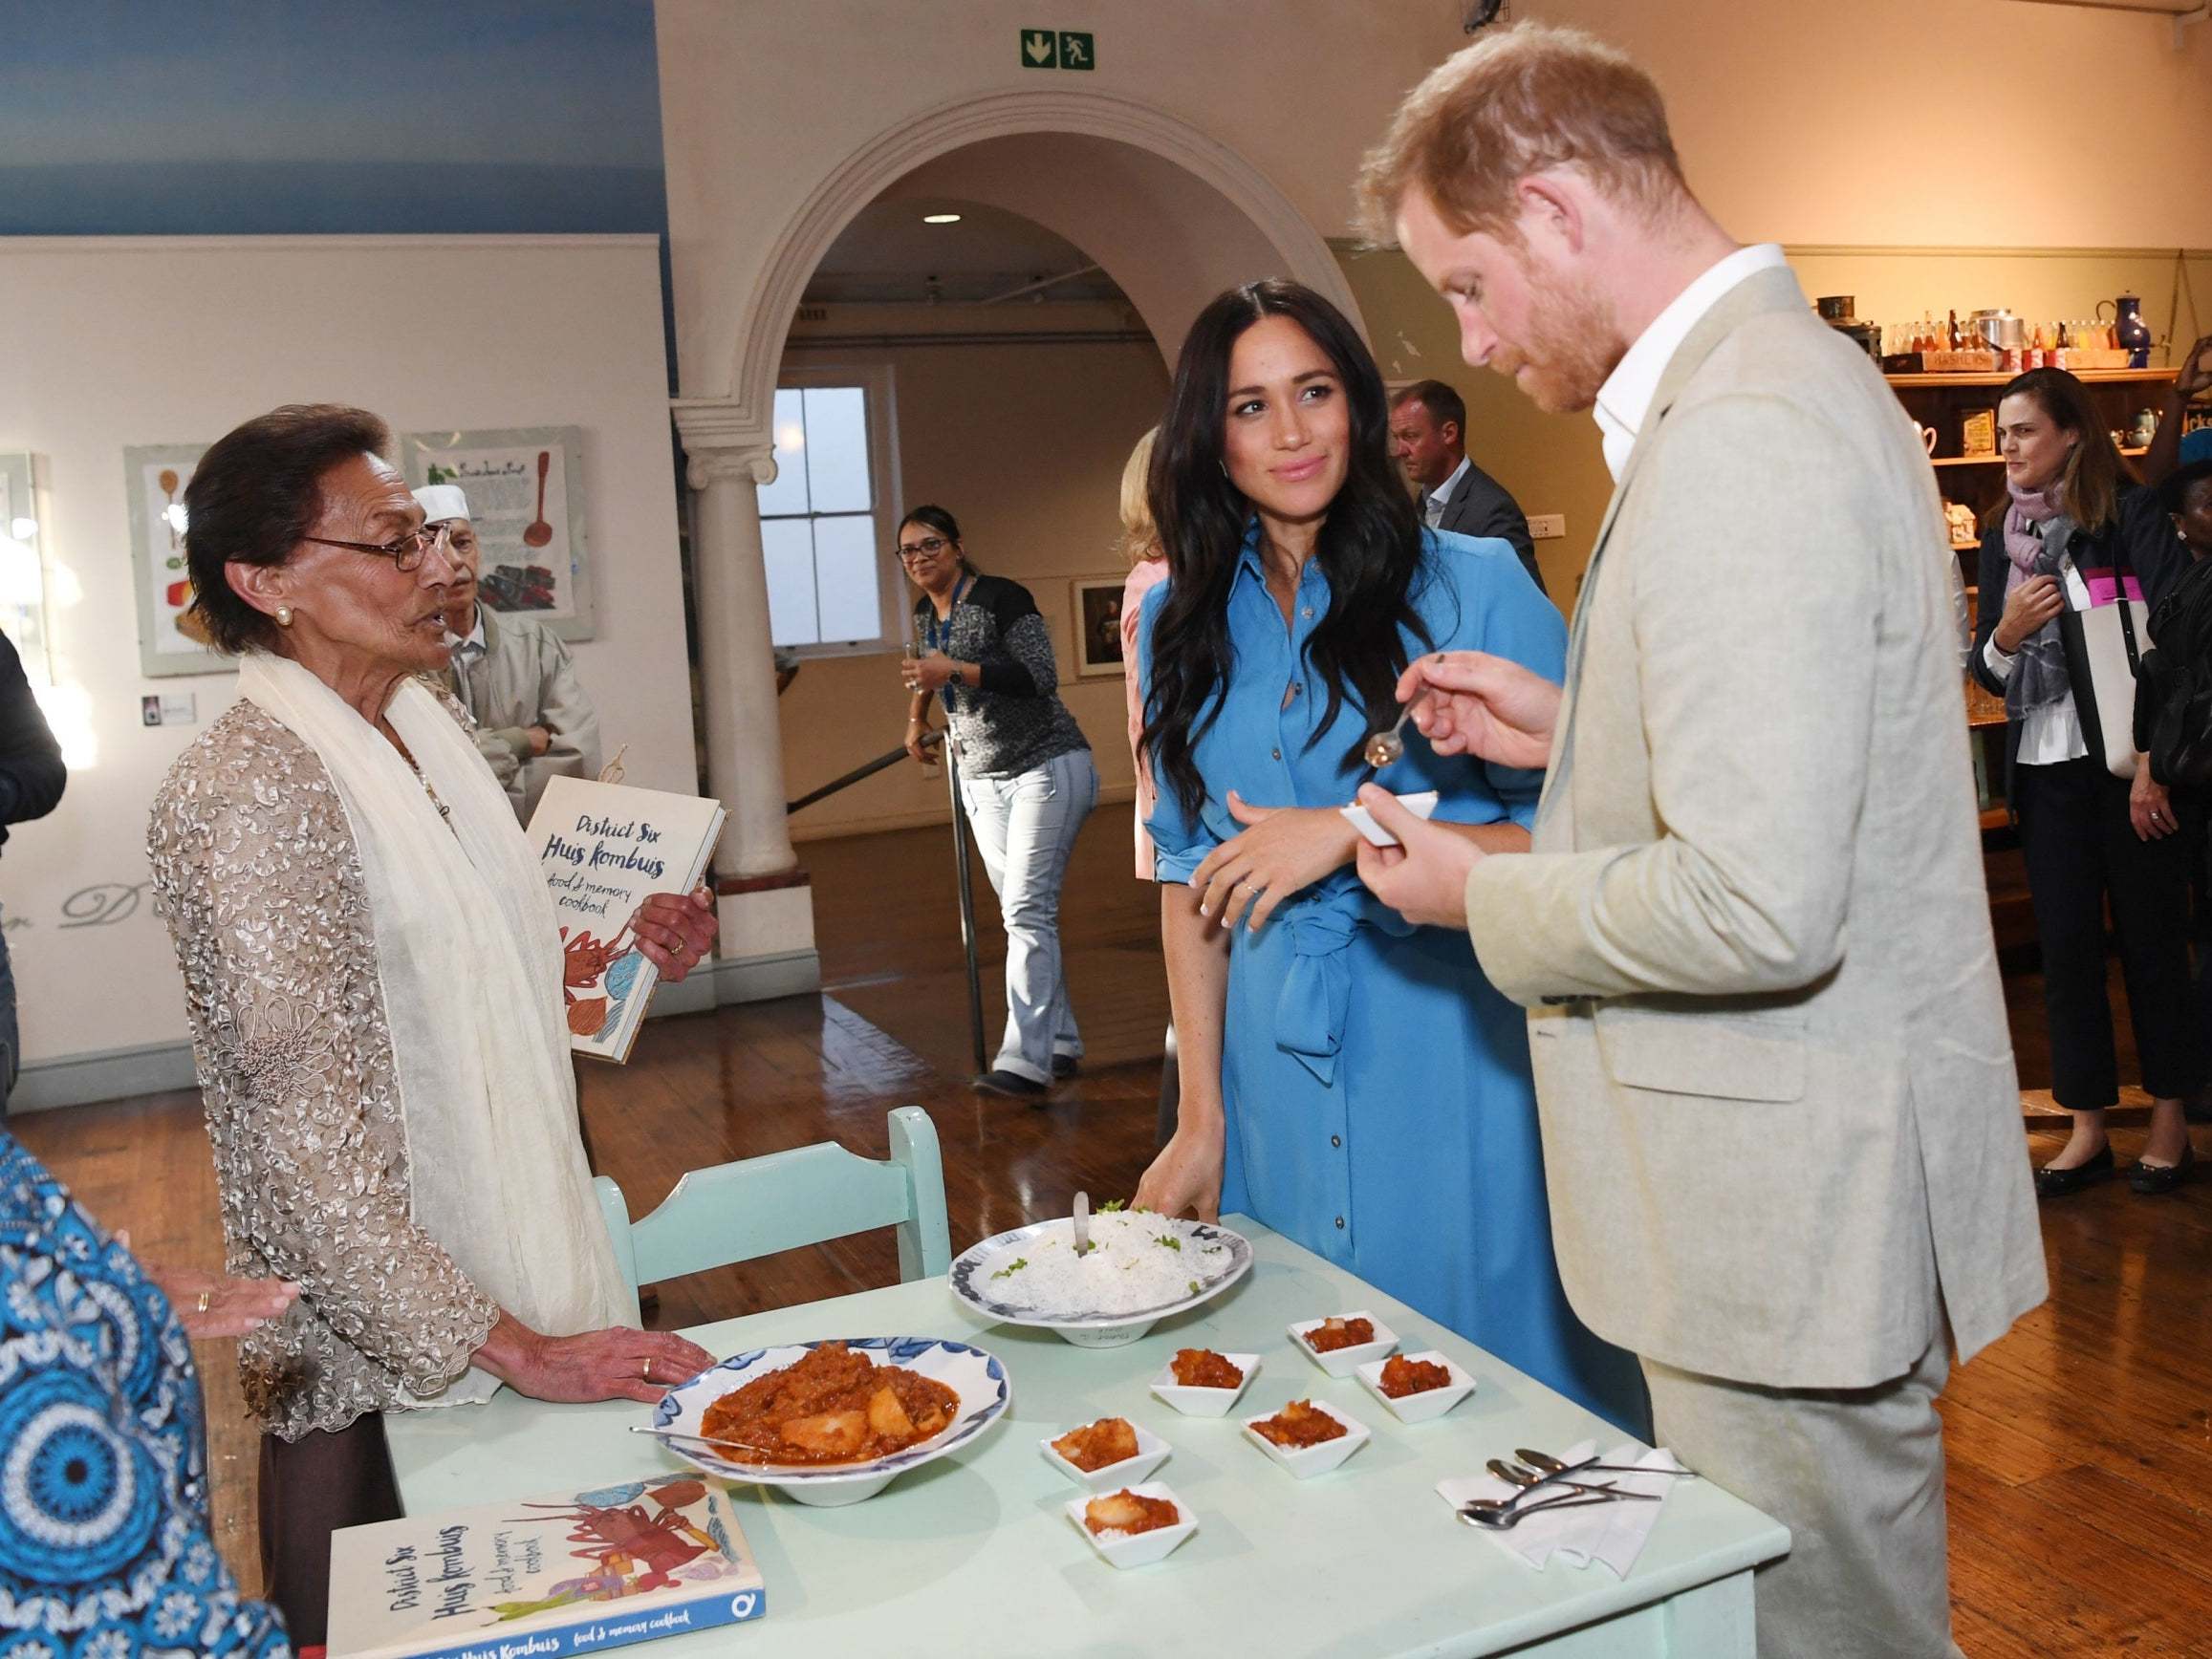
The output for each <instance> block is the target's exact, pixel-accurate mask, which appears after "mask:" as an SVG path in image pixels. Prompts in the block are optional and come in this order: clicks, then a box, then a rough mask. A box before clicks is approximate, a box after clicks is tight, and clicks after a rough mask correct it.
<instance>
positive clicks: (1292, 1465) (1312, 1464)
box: [1241, 1400, 1374, 1480]
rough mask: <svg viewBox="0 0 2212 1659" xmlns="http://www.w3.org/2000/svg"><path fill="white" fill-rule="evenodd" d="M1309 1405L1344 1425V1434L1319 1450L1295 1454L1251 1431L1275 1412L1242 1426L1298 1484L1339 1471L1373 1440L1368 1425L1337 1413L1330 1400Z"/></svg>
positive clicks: (1249, 1419) (1301, 1449) (1313, 1448)
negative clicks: (1348, 1459) (1338, 1468)
mask: <svg viewBox="0 0 2212 1659" xmlns="http://www.w3.org/2000/svg"><path fill="white" fill-rule="evenodd" d="M1307 1403H1308V1404H1309V1405H1311V1406H1312V1408H1313V1410H1315V1411H1325V1412H1327V1413H1328V1414H1329V1415H1330V1416H1332V1417H1334V1418H1335V1419H1336V1420H1337V1421H1338V1422H1339V1423H1341V1424H1343V1425H1344V1433H1341V1434H1339V1435H1337V1436H1336V1438H1335V1439H1334V1440H1324V1441H1322V1442H1321V1444H1320V1445H1318V1446H1301V1447H1299V1448H1298V1449H1297V1450H1296V1451H1285V1450H1284V1449H1283V1448H1282V1447H1280V1446H1278V1445H1276V1444H1275V1443H1274V1442H1273V1441H1272V1440H1270V1439H1269V1438H1268V1437H1267V1436H1266V1435H1265V1434H1263V1433H1260V1432H1259V1431H1258V1430H1257V1429H1255V1428H1253V1427H1252V1425H1253V1424H1254V1423H1264V1422H1266V1421H1267V1420H1268V1419H1269V1417H1272V1416H1273V1415H1274V1414H1275V1411H1262V1412H1261V1413H1260V1414H1259V1415H1258V1416H1256V1417H1247V1418H1246V1419H1245V1420H1244V1422H1243V1424H1242V1425H1241V1427H1242V1428H1243V1429H1244V1432H1245V1438H1246V1439H1247V1440H1249V1441H1250V1442H1251V1443H1252V1444H1253V1445H1255V1446H1257V1447H1258V1448H1259V1449H1260V1450H1261V1451H1263V1452H1265V1453H1266V1454H1268V1456H1269V1458H1270V1459H1272V1460H1273V1461H1274V1462H1276V1463H1279V1464H1281V1465H1282V1466H1283V1467H1284V1468H1285V1469H1287V1470H1289V1471H1290V1474H1291V1475H1292V1476H1294V1477H1295V1478H1297V1479H1299V1480H1309V1479H1311V1478H1312V1477H1313V1476H1316V1475H1326V1474H1328V1473H1329V1471H1330V1470H1332V1469H1334V1468H1336V1467H1337V1466H1338V1465H1339V1464H1341V1463H1342V1462H1343V1461H1344V1460H1345V1459H1346V1458H1347V1457H1349V1456H1351V1455H1352V1454H1353V1453H1355V1452H1356V1451H1358V1450H1359V1448H1360V1447H1362V1446H1364V1445H1366V1444H1367V1442H1368V1441H1369V1440H1371V1439H1373V1438H1374V1435H1373V1434H1372V1433H1370V1432H1369V1430H1368V1427H1367V1425H1366V1424H1365V1423H1362V1422H1361V1421H1360V1420H1359V1419H1358V1418H1356V1417H1354V1416H1351V1415H1349V1414H1348V1413H1346V1412H1343V1411H1338V1410H1337V1409H1336V1408H1335V1407H1334V1406H1332V1405H1331V1404H1330V1403H1329V1402H1328V1401H1327V1400H1311V1401H1309V1402H1307ZM1275 1410H1276V1411H1281V1410H1282V1408H1281V1407H1280V1406H1278V1407H1277V1408H1276V1409H1275Z"/></svg>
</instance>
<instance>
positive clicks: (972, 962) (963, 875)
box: [944, 737, 990, 1075]
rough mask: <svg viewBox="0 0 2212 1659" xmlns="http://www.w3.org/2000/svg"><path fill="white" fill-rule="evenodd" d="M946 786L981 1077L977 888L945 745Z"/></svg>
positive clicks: (971, 1034)
mask: <svg viewBox="0 0 2212 1659" xmlns="http://www.w3.org/2000/svg"><path fill="white" fill-rule="evenodd" d="M944 786H945V788H946V790H947V791H948V792H949V793H950V794H951V796H952V862H953V869H954V872H955V873H956V874H957V876H958V877H959V882H960V944H961V949H962V950H964V951H965V952H966V953H967V1032H968V1040H969V1042H970V1043H971V1044H973V1045H974V1047H975V1069H976V1072H977V1074H978V1075H981V1074H982V1073H984V1072H986V1071H988V1070H989V1069H990V1065H989V1063H988V1062H987V1060H986V1059H985V1058H984V1046H983V970H982V968H981V967H980V966H979V965H978V963H977V961H976V955H975V886H974V883H973V882H972V881H971V880H970V878H969V875H968V865H967V813H966V811H965V809H964V808H963V807H962V803H961V799H960V758H959V756H957V755H955V754H954V753H953V752H952V743H951V741H950V739H949V737H948V738H947V740H946V742H945V744H944Z"/></svg>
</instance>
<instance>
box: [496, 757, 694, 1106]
mask: <svg viewBox="0 0 2212 1659" xmlns="http://www.w3.org/2000/svg"><path fill="white" fill-rule="evenodd" d="M723 818H724V814H723V810H722V805H721V803H720V802H717V801H710V800H705V799H703V798H701V797H699V796H696V795H672V794H668V793H666V792H664V791H662V790H660V789H633V788H631V787H629V786H627V785H623V784H598V783H591V782H587V781H586V780H584V779H581V778H555V779H553V781H552V782H551V783H549V784H548V785H547V786H546V790H545V794H544V796H543V797H542V798H541V799H540V800H539V802H538V806H537V810H536V811H535V812H533V813H531V820H530V840H531V847H532V848H533V849H534V850H535V851H536V852H537V855H538V861H539V863H540V864H542V865H543V866H544V868H545V874H546V885H547V887H548V889H549V890H550V891H551V892H552V894H553V910H554V913H555V914H556V915H557V916H559V917H560V928H561V959H562V969H561V980H562V986H561V996H562V1002H563V1004H564V1006H565V1009H566V1013H567V1017H568V1025H569V1042H570V1046H571V1047H572V1048H574V1049H575V1051H576V1052H577V1053H579V1054H590V1055H593V1056H596V1058H598V1059H601V1060H612V1061H614V1062H616V1063H617V1064H618V1065H619V1064H620V1063H621V1062H623V1061H625V1060H627V1059H628V1058H629V1057H630V1045H631V1044H632V1043H633V1042H634V1041H635V1040H636V1039H637V1035H638V1026H639V1023H640V1022H641V1021H642V1020H643V1019H644V1017H645V1007H646V1004H647V1003H649V1002H652V1000H653V987H654V985H655V984H656V983H657V982H658V981H659V980H660V970H658V969H657V968H655V967H654V966H653V964H652V963H651V962H650V961H648V960H646V959H645V956H644V953H643V952H641V951H640V950H639V949H638V942H637V938H636V936H635V935H634V934H633V933H632V932H631V928H630V922H631V918H632V917H634V916H636V915H637V913H638V906H639V905H640V903H641V902H643V901H644V899H645V898H646V897H647V896H648V895H649V894H656V893H687V892H689V891H690V890H691V889H692V888H694V887H696V886H698V884H699V878H700V876H701V875H702V874H704V873H705V870H706V864H707V860H708V859H710V858H711V857H713V855H714V844H715V842H716V841H717V840H719V839H720V838H721V835H722V825H723Z"/></svg>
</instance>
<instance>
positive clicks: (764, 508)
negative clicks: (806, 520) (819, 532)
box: [760, 387, 807, 518]
mask: <svg viewBox="0 0 2212 1659" xmlns="http://www.w3.org/2000/svg"><path fill="white" fill-rule="evenodd" d="M774 432H775V445H776V448H775V455H776V481H775V483H773V484H764V485H761V486H760V511H761V516H762V517H763V518H766V517H768V515H769V514H770V513H787V512H805V511H806V510H807V422H806V405H805V402H804V401H803V399H802V398H801V395H800V394H799V393H798V392H797V391H796V390H794V389H792V388H790V387H785V388H783V389H780V390H779V391H778V392H777V393H776V412H775V421H774Z"/></svg>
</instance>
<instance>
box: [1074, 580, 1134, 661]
mask: <svg viewBox="0 0 2212 1659" xmlns="http://www.w3.org/2000/svg"><path fill="white" fill-rule="evenodd" d="M1128 580H1129V578H1128V577H1127V576H1125V575H1122V576H1077V577H1076V578H1075V579H1074V580H1073V582H1071V583H1069V584H1068V588H1069V592H1070V593H1071V594H1072V595H1073V601H1074V610H1075V617H1074V622H1075V673H1076V675H1077V677H1078V678H1080V679H1092V678H1094V677H1096V676H1100V675H1108V674H1119V673H1120V672H1121V589H1122V586H1123V585H1124V584H1125V583H1126V582H1127V581H1128Z"/></svg>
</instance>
